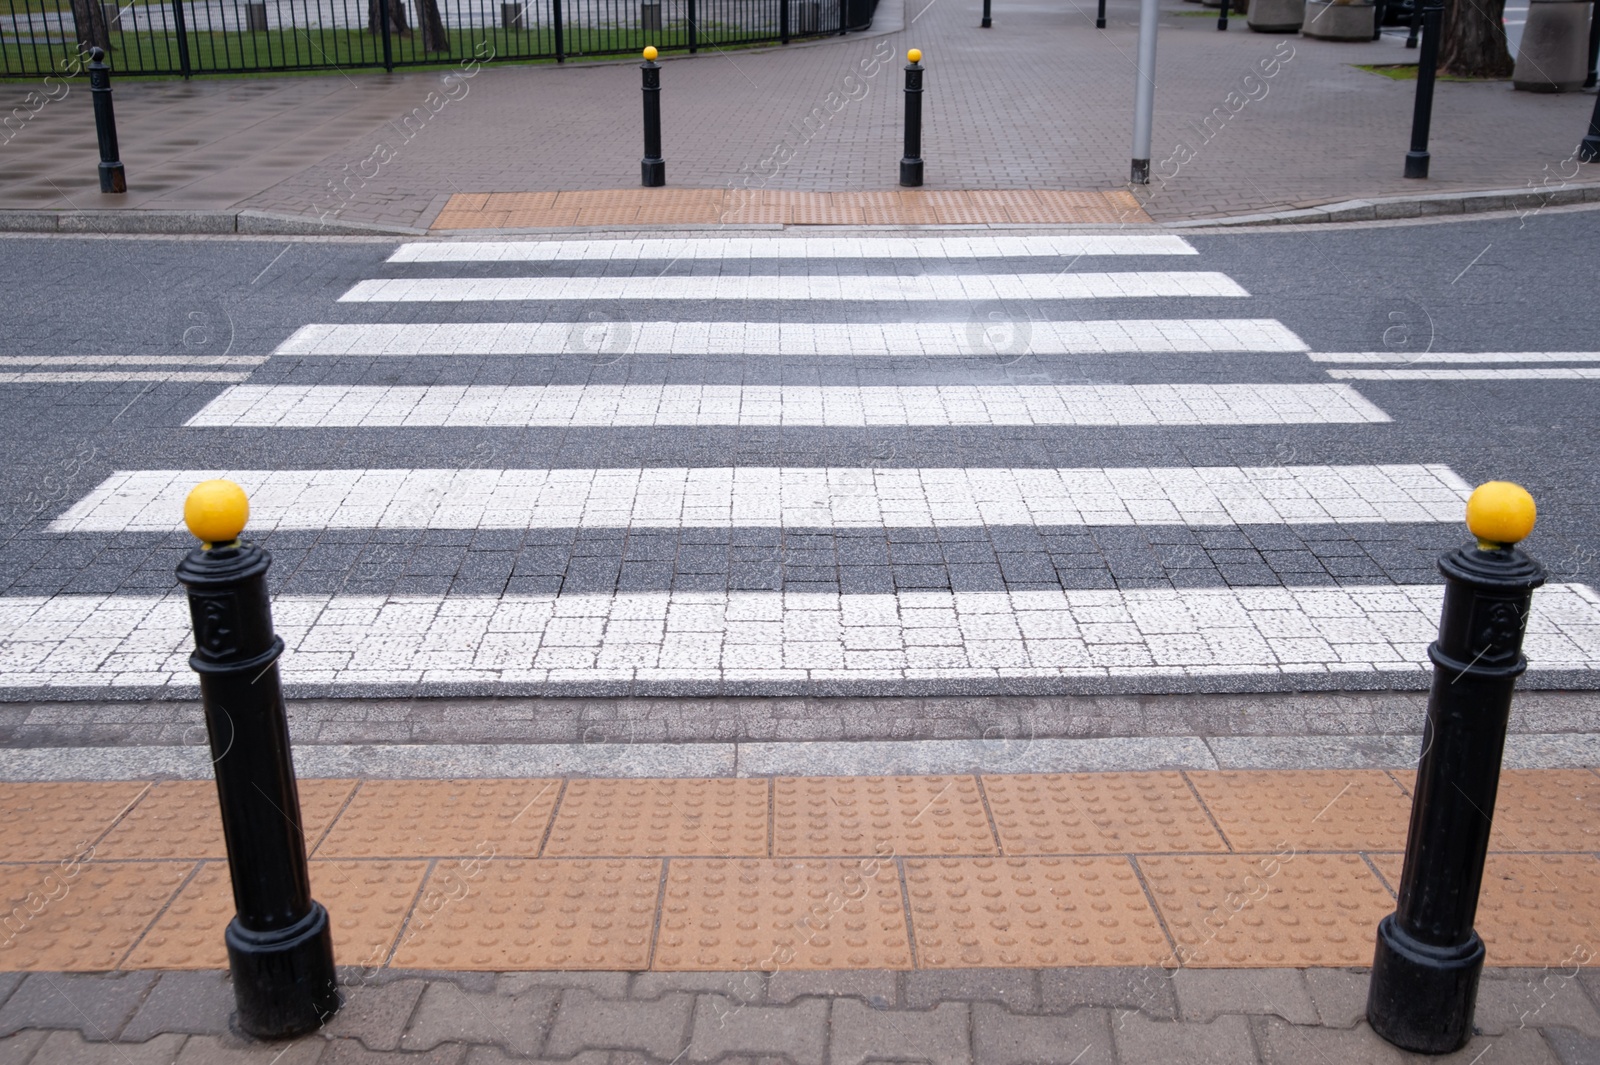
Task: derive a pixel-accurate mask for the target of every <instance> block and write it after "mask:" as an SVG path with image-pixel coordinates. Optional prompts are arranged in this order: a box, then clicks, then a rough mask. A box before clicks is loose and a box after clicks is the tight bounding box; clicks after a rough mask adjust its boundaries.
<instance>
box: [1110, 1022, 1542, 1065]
mask: <svg viewBox="0 0 1600 1065" xmlns="http://www.w3.org/2000/svg"><path fill="white" fill-rule="evenodd" d="M1259 1032H1260V1037H1261V1059H1262V1061H1263V1062H1264V1063H1265V1065H1304V1063H1305V1062H1351V1063H1356V1062H1359V1063H1360V1065H1391V1063H1393V1065H1399V1063H1402V1062H1419V1061H1426V1062H1437V1063H1438V1065H1497V1063H1501V1062H1504V1063H1507V1065H1510V1063H1515V1065H1557V1061H1558V1059H1557V1058H1556V1055H1555V1053H1554V1052H1553V1051H1552V1050H1551V1049H1550V1047H1549V1046H1548V1045H1547V1044H1546V1043H1545V1041H1544V1038H1543V1037H1542V1036H1541V1035H1540V1034H1539V1032H1538V1031H1537V1030H1535V1029H1533V1028H1520V1029H1514V1030H1512V1031H1510V1032H1507V1033H1506V1034H1505V1035H1501V1036H1474V1037H1473V1038H1472V1039H1470V1040H1468V1041H1467V1045H1466V1046H1464V1047H1462V1048H1461V1049H1460V1050H1457V1051H1456V1052H1454V1053H1453V1054H1440V1055H1438V1056H1427V1057H1425V1056H1423V1055H1419V1054H1407V1053H1404V1052H1402V1051H1401V1050H1399V1049H1398V1048H1396V1047H1394V1046H1391V1045H1390V1044H1388V1043H1386V1042H1384V1041H1383V1039H1381V1038H1380V1037H1379V1036H1378V1035H1377V1034H1376V1033H1374V1032H1373V1030H1372V1029H1371V1028H1369V1027H1368V1026H1367V1025H1366V1024H1365V1023H1362V1024H1359V1025H1357V1026H1356V1027H1354V1028H1350V1029H1340V1028H1310V1027H1296V1026H1295V1025H1292V1024H1288V1023H1286V1022H1284V1021H1282V1020H1280V1019H1279V1018H1277V1017H1268V1018H1267V1019H1266V1020H1265V1021H1263V1022H1262V1024H1261V1027H1260V1029H1259ZM1130 1065H1131V1063H1130Z"/></svg>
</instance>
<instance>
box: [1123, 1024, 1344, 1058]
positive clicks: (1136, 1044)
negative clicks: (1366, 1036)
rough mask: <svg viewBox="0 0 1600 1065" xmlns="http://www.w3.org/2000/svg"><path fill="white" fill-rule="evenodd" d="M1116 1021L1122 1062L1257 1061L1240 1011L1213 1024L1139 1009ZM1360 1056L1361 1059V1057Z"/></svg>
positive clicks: (1247, 1028)
mask: <svg viewBox="0 0 1600 1065" xmlns="http://www.w3.org/2000/svg"><path fill="white" fill-rule="evenodd" d="M1119 1022H1121V1023H1118V1024H1116V1025H1113V1028H1114V1029H1115V1035H1116V1040H1117V1060H1118V1061H1119V1062H1121V1063H1122V1065H1173V1063H1174V1062H1180V1061H1181V1062H1183V1063H1184V1065H1255V1062H1256V1048H1255V1043H1254V1042H1253V1041H1252V1040H1251V1038H1250V1025H1249V1022H1248V1020H1247V1019H1246V1018H1244V1017H1241V1016H1238V1015H1237V1014H1235V1015H1231V1016H1226V1017H1218V1018H1217V1019H1216V1020H1214V1021H1212V1022H1211V1023H1210V1024H1193V1023H1189V1024H1185V1023H1182V1022H1173V1021H1152V1020H1149V1019H1148V1018H1146V1017H1144V1016H1141V1015H1140V1014H1137V1013H1130V1014H1128V1015H1127V1016H1126V1017H1125V1018H1119ZM1357 1060H1360V1059H1357Z"/></svg>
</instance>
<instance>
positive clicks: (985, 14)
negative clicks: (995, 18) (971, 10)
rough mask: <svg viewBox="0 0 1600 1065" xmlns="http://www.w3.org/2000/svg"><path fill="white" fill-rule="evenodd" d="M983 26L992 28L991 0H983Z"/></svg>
mask: <svg viewBox="0 0 1600 1065" xmlns="http://www.w3.org/2000/svg"><path fill="white" fill-rule="evenodd" d="M982 26H983V28H984V29H989V28H990V27H989V0H983V23H982Z"/></svg>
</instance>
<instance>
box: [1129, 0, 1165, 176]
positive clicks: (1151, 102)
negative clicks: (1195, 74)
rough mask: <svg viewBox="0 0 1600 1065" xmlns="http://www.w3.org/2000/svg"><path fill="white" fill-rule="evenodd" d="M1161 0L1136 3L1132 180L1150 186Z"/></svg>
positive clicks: (1142, 0) (1144, 0)
mask: <svg viewBox="0 0 1600 1065" xmlns="http://www.w3.org/2000/svg"><path fill="white" fill-rule="evenodd" d="M1160 17H1161V2H1160V0H1139V67H1138V78H1139V80H1138V81H1137V82H1135V83H1134V87H1133V177H1132V179H1131V180H1132V182H1133V184H1135V185H1148V184H1150V135H1151V128H1152V126H1153V124H1154V121H1155V109H1156V20H1157V19H1159V18H1160Z"/></svg>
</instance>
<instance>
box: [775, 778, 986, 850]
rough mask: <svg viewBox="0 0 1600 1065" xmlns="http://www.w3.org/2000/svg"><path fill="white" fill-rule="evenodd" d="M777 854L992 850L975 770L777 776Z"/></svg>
mask: <svg viewBox="0 0 1600 1065" xmlns="http://www.w3.org/2000/svg"><path fill="white" fill-rule="evenodd" d="M772 814H773V816H772V853H773V854H774V855H776V856H780V857H781V856H790V855H793V856H806V855H829V854H834V855H839V854H846V855H853V854H859V855H912V854H915V855H923V854H927V855H938V854H995V853H997V851H996V847H995V841H994V833H993V831H991V830H990V828H989V818H988V815H987V814H986V813H985V812H984V809H983V797H982V795H980V794H979V792H978V782H977V779H976V778H975V777H970V776H949V777H808V778H795V777H780V778H779V779H778V780H777V781H775V782H774V785H773V792H772Z"/></svg>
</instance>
